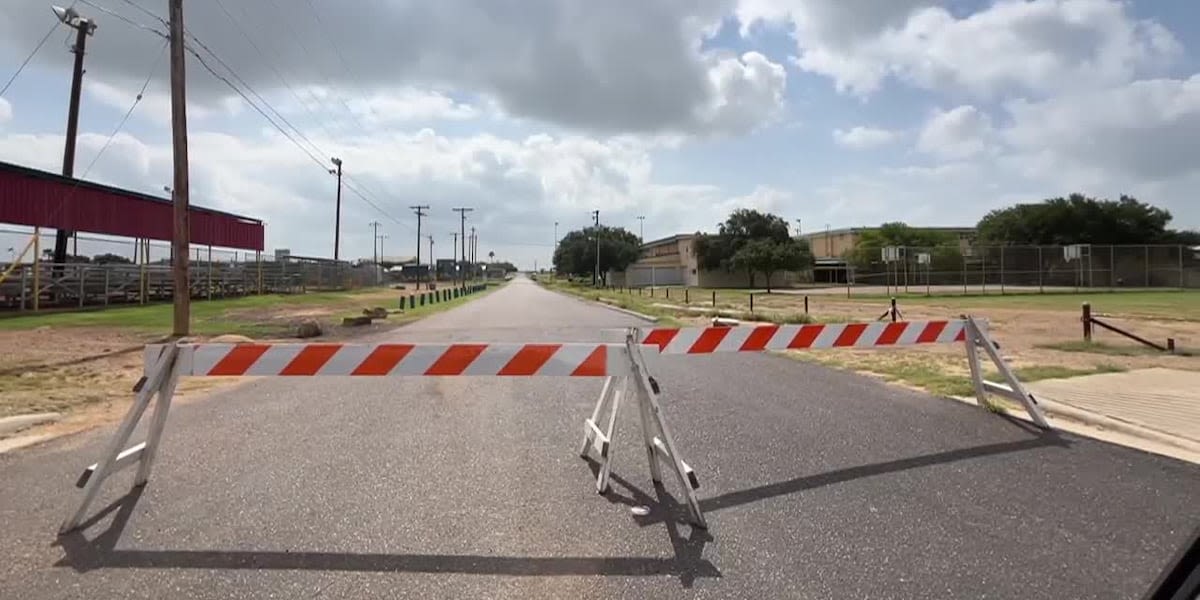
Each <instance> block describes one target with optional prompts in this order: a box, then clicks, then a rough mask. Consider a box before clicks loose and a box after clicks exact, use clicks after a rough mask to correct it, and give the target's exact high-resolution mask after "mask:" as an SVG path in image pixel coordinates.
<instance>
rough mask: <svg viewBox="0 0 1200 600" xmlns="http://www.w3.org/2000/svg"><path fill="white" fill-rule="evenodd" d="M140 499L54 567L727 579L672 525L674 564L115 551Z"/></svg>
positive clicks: (109, 510)
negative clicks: (721, 577)
mask: <svg viewBox="0 0 1200 600" xmlns="http://www.w3.org/2000/svg"><path fill="white" fill-rule="evenodd" d="M141 497H142V488H134V489H132V490H130V492H129V493H128V494H126V495H125V496H123V497H121V498H119V499H117V500H116V501H114V502H113V503H111V504H109V505H108V506H106V507H105V508H103V509H102V510H100V511H99V512H98V513H97V514H96V515H94V516H92V517H91V518H90V519H88V520H87V521H85V522H84V523H82V525H81V526H80V528H78V529H76V530H75V531H73V532H71V533H69V534H66V535H63V536H60V537H59V538H58V543H59V544H60V545H61V546H62V548H63V551H64V554H65V555H64V556H63V558H62V559H61V560H59V561H58V562H57V563H55V566H59V567H62V566H69V567H71V568H73V569H75V570H76V571H78V572H86V571H91V570H95V569H255V570H258V569H268V570H313V571H370V572H407V573H463V574H471V575H512V576H563V575H625V576H647V575H678V576H679V577H680V580H681V582H682V583H683V585H684V586H687V587H690V586H691V585H692V582H693V581H694V580H695V578H696V577H720V576H721V572H720V571H718V570H717V568H716V567H715V566H713V565H712V563H710V562H709V561H707V560H704V559H702V558H701V557H700V554H701V550H702V549H703V546H704V544H705V543H707V542H708V541H711V540H712V537H711V536H709V535H708V533H707V532H704V531H702V530H694V531H693V533H692V536H691V537H690V538H689V539H687V540H684V539H682V538H681V537H680V535H679V534H678V532H677V531H676V528H675V526H674V525H673V524H672V525H670V526H668V528H667V530H668V535H669V536H670V538H671V545H672V547H674V548H675V551H676V556H675V557H673V558H642V557H624V556H622V557H603V556H595V557H593V556H564V557H522V556H487V555H462V554H354V553H339V552H287V551H283V552H280V551H253V550H251V551H222V550H129V549H116V544H117V541H118V540H119V539H120V537H121V534H122V532H123V531H124V530H125V527H126V525H127V524H128V523H129V518H130V517H131V516H132V515H133V511H134V508H135V507H136V505H137V503H138V501H139V500H140V499H141ZM665 498H666V500H665V502H664V503H663V504H664V506H671V507H672V510H682V507H680V506H679V505H678V504H677V503H675V502H674V499H673V498H671V497H670V496H669V495H666V496H665ZM109 514H113V518H112V522H111V523H110V524H109V526H108V527H107V528H106V529H105V530H104V531H102V532H100V533H99V534H98V535H97V536H96V537H94V538H92V539H90V540H89V539H87V538H86V537H85V536H84V534H83V531H85V530H86V529H88V528H89V527H92V526H95V525H97V524H99V523H100V522H101V521H103V520H104V518H105V517H107V516H108V515H109ZM698 536H699V537H698Z"/></svg>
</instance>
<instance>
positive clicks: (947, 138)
mask: <svg viewBox="0 0 1200 600" xmlns="http://www.w3.org/2000/svg"><path fill="white" fill-rule="evenodd" d="M991 134H992V122H991V119H990V118H989V117H988V116H987V114H985V113H983V112H982V111H980V110H979V109H978V108H975V107H974V106H971V105H969V104H968V105H963V106H959V107H956V108H953V109H950V110H947V111H943V110H935V111H934V112H933V114H932V115H930V117H929V120H928V121H926V122H925V125H924V127H923V128H922V129H921V133H920V135H919V136H918V137H917V149H918V150H920V151H921V152H925V153H927V154H932V155H934V156H938V157H941V158H947V159H963V158H970V157H973V156H976V155H978V154H980V153H982V152H983V151H984V150H986V149H987V145H988V143H989V139H990V137H991Z"/></svg>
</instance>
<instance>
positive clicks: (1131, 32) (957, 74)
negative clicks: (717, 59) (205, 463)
mask: <svg viewBox="0 0 1200 600" xmlns="http://www.w3.org/2000/svg"><path fill="white" fill-rule="evenodd" d="M934 4H935V3H934V2H931V1H928V0H926V1H917V0H913V1H899V2H890V1H888V0H860V1H859V2H845V1H839V2H836V3H835V2H833V0H814V1H808V2H800V1H798V0H793V1H790V2H788V1H783V0H777V1H771V0H743V1H742V4H741V6H740V8H739V15H740V16H741V18H742V22H743V23H747V22H751V23H752V22H755V20H760V21H763V22H767V23H772V22H780V21H786V22H788V23H790V24H791V25H792V26H793V27H794V31H795V37H796V40H797V45H798V51H799V55H798V57H797V60H796V63H797V65H798V66H800V67H801V68H802V69H805V70H808V71H811V72H814V73H820V74H823V75H827V76H829V77H831V78H832V79H833V80H834V82H835V84H836V86H837V87H838V89H839V90H843V91H849V92H853V93H859V94H869V93H872V92H875V91H877V90H878V89H879V88H880V86H881V85H882V84H883V82H884V80H885V79H887V78H888V77H895V78H897V79H900V80H902V81H905V82H908V83H910V84H913V85H917V86H920V87H923V88H929V89H937V90H956V91H965V92H967V93H970V94H973V95H976V96H980V97H994V96H1009V95H1012V94H1013V93H1016V92H1025V93H1033V94H1049V93H1054V92H1058V91H1062V90H1077V89H1080V88H1098V87H1106V86H1110V85H1115V84H1121V83H1125V82H1128V81H1130V80H1132V79H1134V78H1135V77H1136V76H1138V75H1140V74H1144V73H1152V72H1156V71H1158V70H1160V69H1161V68H1163V67H1164V66H1165V65H1167V64H1169V63H1170V62H1171V61H1172V60H1173V59H1174V58H1176V57H1177V56H1178V55H1180V54H1181V46H1180V44H1179V42H1178V41H1177V40H1176V39H1175V37H1174V36H1173V35H1172V34H1171V33H1170V32H1169V31H1168V30H1167V29H1165V28H1164V27H1163V26H1162V25H1160V24H1158V23H1156V22H1153V21H1147V20H1137V19H1136V18H1134V17H1133V16H1132V15H1131V14H1130V7H1129V4H1128V3H1126V2H1122V1H1120V0H1035V1H1026V0H998V1H997V2H995V3H994V4H992V5H990V6H988V7H987V8H985V9H983V10H980V11H978V12H975V13H973V14H969V15H966V16H961V17H960V16H955V15H954V14H953V13H952V12H950V11H949V10H947V9H946V8H944V7H942V6H935V5H934Z"/></svg>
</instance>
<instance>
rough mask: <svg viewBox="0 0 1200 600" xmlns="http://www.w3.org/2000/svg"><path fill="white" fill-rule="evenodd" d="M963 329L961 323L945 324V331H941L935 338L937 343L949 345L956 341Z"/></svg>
mask: <svg viewBox="0 0 1200 600" xmlns="http://www.w3.org/2000/svg"><path fill="white" fill-rule="evenodd" d="M963 329H964V327H963V322H962V321H948V322H947V323H946V327H945V329H943V330H942V332H941V333H939V334H938V338H937V341H938V343H940V344H949V343H952V342H954V341H955V340H957V339H958V337H959V335H960V334H961V333H962V332H963Z"/></svg>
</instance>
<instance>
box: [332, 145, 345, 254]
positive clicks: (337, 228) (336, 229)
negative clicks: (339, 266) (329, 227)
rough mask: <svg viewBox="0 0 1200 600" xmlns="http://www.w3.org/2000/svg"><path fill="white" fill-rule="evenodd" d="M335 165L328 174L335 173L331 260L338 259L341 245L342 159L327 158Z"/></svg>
mask: <svg viewBox="0 0 1200 600" xmlns="http://www.w3.org/2000/svg"><path fill="white" fill-rule="evenodd" d="M329 160H330V161H332V162H333V164H334V165H336V166H337V169H330V170H329V174H330V175H337V207H336V208H335V209H334V216H333V261H334V262H337V260H338V249H339V248H340V247H341V245H342V159H340V158H337V157H334V158H331V159H329Z"/></svg>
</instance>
